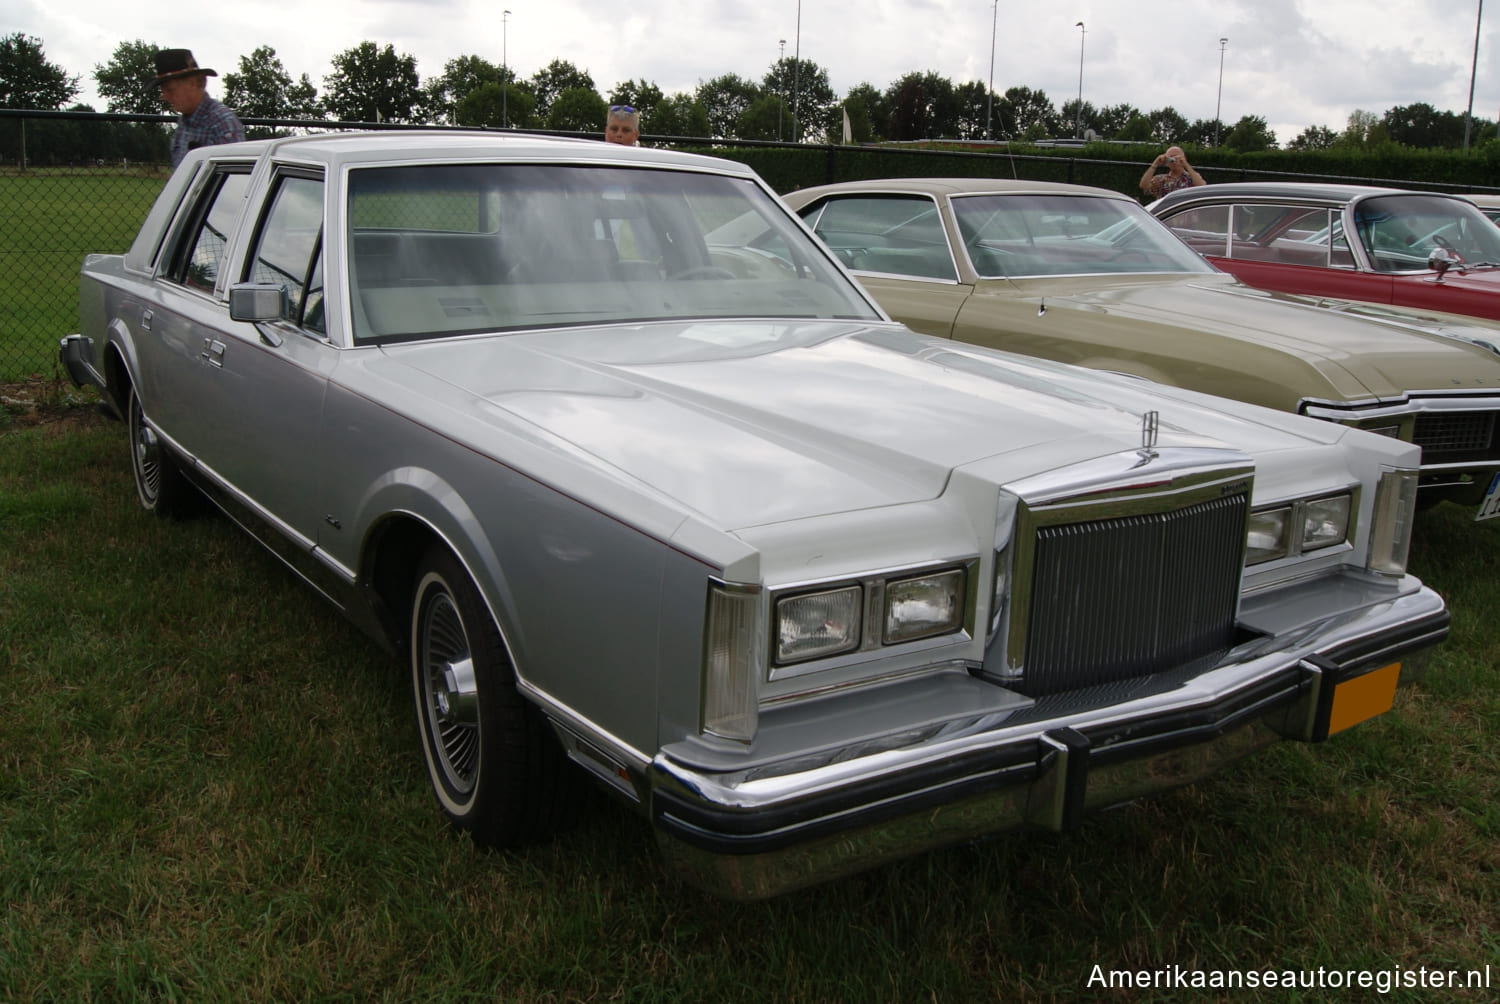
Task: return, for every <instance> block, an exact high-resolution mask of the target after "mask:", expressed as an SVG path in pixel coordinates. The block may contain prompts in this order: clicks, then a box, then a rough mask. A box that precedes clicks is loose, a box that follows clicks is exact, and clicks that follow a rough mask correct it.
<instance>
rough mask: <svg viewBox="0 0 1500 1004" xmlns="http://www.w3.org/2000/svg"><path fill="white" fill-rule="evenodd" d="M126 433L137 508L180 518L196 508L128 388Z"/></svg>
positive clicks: (192, 495) (188, 486) (191, 491)
mask: <svg viewBox="0 0 1500 1004" xmlns="http://www.w3.org/2000/svg"><path fill="white" fill-rule="evenodd" d="M126 424H127V425H128V426H129V430H130V473H131V475H132V476H133V477H134V478H135V496H136V498H137V499H139V500H140V503H141V506H142V507H143V508H144V509H146V511H148V512H154V513H156V514H157V515H158V516H184V515H187V514H188V513H190V512H191V511H192V510H193V509H195V508H196V506H197V501H198V491H197V489H195V488H194V487H193V486H192V485H191V484H189V483H188V480H187V478H185V477H183V476H182V471H181V470H179V469H178V467H177V461H176V459H175V458H174V457H173V456H172V455H171V451H169V450H168V449H167V447H166V446H164V445H163V444H162V441H161V437H160V436H159V435H158V434H157V432H156V430H155V429H154V428H152V427H151V424H150V423H149V422H147V421H146V414H145V412H144V411H142V410H141V399H140V396H139V395H137V394H136V392H135V388H134V387H131V388H130V402H129V405H128V406H127V408H126Z"/></svg>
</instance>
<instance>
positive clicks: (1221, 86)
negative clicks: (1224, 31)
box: [1214, 38, 1229, 146]
mask: <svg viewBox="0 0 1500 1004" xmlns="http://www.w3.org/2000/svg"><path fill="white" fill-rule="evenodd" d="M1228 44H1229V39H1227V38H1221V39H1219V96H1218V97H1217V98H1215V99H1214V146H1218V145H1219V109H1220V108H1221V107H1223V105H1222V102H1223V100H1224V46H1226V45H1228Z"/></svg>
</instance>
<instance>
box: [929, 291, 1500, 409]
mask: <svg viewBox="0 0 1500 1004" xmlns="http://www.w3.org/2000/svg"><path fill="white" fill-rule="evenodd" d="M1006 303H1011V304H1012V306H1011V307H1009V308H1007V307H1005V304H1006ZM1001 315H1008V319H1007V320H1006V321H1001ZM987 318H988V320H987ZM1009 318H1014V319H1015V321H1014V322H1012V321H1011V320H1009ZM1467 320H1468V323H1466V322H1465V320H1464V319H1459V318H1453V317H1448V316H1446V315H1438V314H1426V315H1423V314H1421V313H1420V312H1416V311H1413V312H1410V313H1402V312H1399V311H1368V310H1366V311H1358V310H1344V309H1329V308H1328V307H1325V306H1320V305H1318V303H1317V302H1316V301H1315V300H1312V299H1310V298H1303V297H1295V296H1288V295H1285V294H1279V293H1269V292H1265V291H1263V290H1258V289H1252V288H1251V287H1249V286H1246V285H1244V284H1243V283H1241V282H1239V281H1238V280H1236V279H1234V278H1233V277H1232V276H1228V275H1220V274H1198V275H1180V276H1179V275H1172V276H1163V275H1143V276H1120V277H1114V276H1111V277H1099V276H1087V277H1078V278H1072V277H1047V278H1037V279H1016V280H1009V279H1001V280H985V281H981V282H980V283H979V284H978V285H977V286H976V288H975V294H974V296H973V297H971V299H970V302H969V303H967V304H965V306H964V309H963V312H962V313H961V314H960V327H961V330H955V337H959V338H969V337H970V335H969V334H966V332H971V331H973V330H975V329H976V328H977V329H982V328H983V327H984V326H985V324H986V323H1006V324H1009V323H1018V324H1021V325H1023V326H1024V327H1025V329H1026V330H1027V331H1028V332H1029V336H1030V338H1032V339H1035V341H1034V342H1033V343H1032V344H1030V345H1028V346H1017V348H1018V349H1020V350H1022V351H1028V352H1036V353H1037V354H1041V355H1048V356H1050V357H1052V358H1060V359H1063V360H1065V361H1069V362H1078V363H1083V364H1086V365H1092V366H1099V367H1102V368H1116V367H1114V366H1111V364H1110V360H1111V359H1114V358H1120V359H1125V360H1131V361H1134V362H1135V363H1138V364H1139V366H1138V368H1133V367H1132V366H1129V365H1122V366H1119V367H1118V368H1121V369H1126V370H1130V371H1133V372H1139V373H1143V375H1149V376H1153V377H1156V378H1158V379H1162V380H1164V381H1166V382H1169V383H1173V384H1178V385H1180V386H1184V387H1192V388H1194V389H1196V390H1202V391H1207V392H1209V393H1214V394H1220V395H1223V396H1226V397H1233V398H1236V399H1238V400H1244V401H1251V402H1253V403H1257V404H1264V405H1268V406H1271V407H1275V408H1280V409H1285V410H1296V408H1297V405H1298V403H1299V402H1300V401H1302V400H1307V399H1312V400H1347V401H1360V400H1368V399H1370V398H1380V399H1389V398H1395V397H1399V396H1401V395H1402V394H1404V393H1407V392H1412V391H1425V390H1444V391H1452V390H1455V389H1460V388H1464V389H1471V390H1494V389H1495V388H1497V387H1500V355H1497V354H1496V352H1495V351H1493V349H1491V348H1490V347H1489V346H1488V345H1486V344H1484V343H1485V342H1487V341H1488V340H1490V339H1493V340H1494V343H1495V344H1500V326H1496V325H1490V324H1487V323H1485V322H1482V321H1477V320H1475V319H1467ZM1049 331H1050V332H1051V334H1050V335H1049V334H1047V332H1049ZM1044 338H1045V339H1048V340H1052V341H1057V342H1059V343H1061V344H1064V345H1065V346H1066V348H1065V352H1066V354H1064V353H1062V352H1049V351H1047V350H1046V348H1045V342H1044V341H1043V339H1044ZM987 344H995V345H999V346H1002V347H1003V346H1004V344H1005V343H1004V340H1003V339H996V340H991V341H988V342H987Z"/></svg>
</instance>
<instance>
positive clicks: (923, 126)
mask: <svg viewBox="0 0 1500 1004" xmlns="http://www.w3.org/2000/svg"><path fill="white" fill-rule="evenodd" d="M886 95H887V98H888V99H889V101H890V106H891V118H890V131H889V133H888V135H889V136H890V138H891V139H894V140H910V139H938V138H941V137H945V136H946V137H954V138H956V137H957V136H958V117H959V116H958V110H959V105H958V95H957V93H956V92H955V91H954V89H953V81H951V80H949V79H948V78H947V77H944V76H940V75H939V74H937V73H934V72H932V71H931V70H928V71H927V72H925V73H918V72H915V71H913V72H911V73H907V74H906V75H904V76H902V77H901V78H900V79H898V80H897V81H896V82H895V83H893V84H892V85H891V86H890V89H889V90H888V91H887V92H886Z"/></svg>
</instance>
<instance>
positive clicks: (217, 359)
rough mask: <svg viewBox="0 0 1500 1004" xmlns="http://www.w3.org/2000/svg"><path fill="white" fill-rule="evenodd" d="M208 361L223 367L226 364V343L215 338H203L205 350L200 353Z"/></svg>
mask: <svg viewBox="0 0 1500 1004" xmlns="http://www.w3.org/2000/svg"><path fill="white" fill-rule="evenodd" d="M200 355H201V357H202V359H203V361H204V362H206V363H210V364H212V365H214V366H220V367H222V366H223V365H224V343H223V342H221V341H219V340H217V339H214V338H205V339H203V351H202V353H200Z"/></svg>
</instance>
